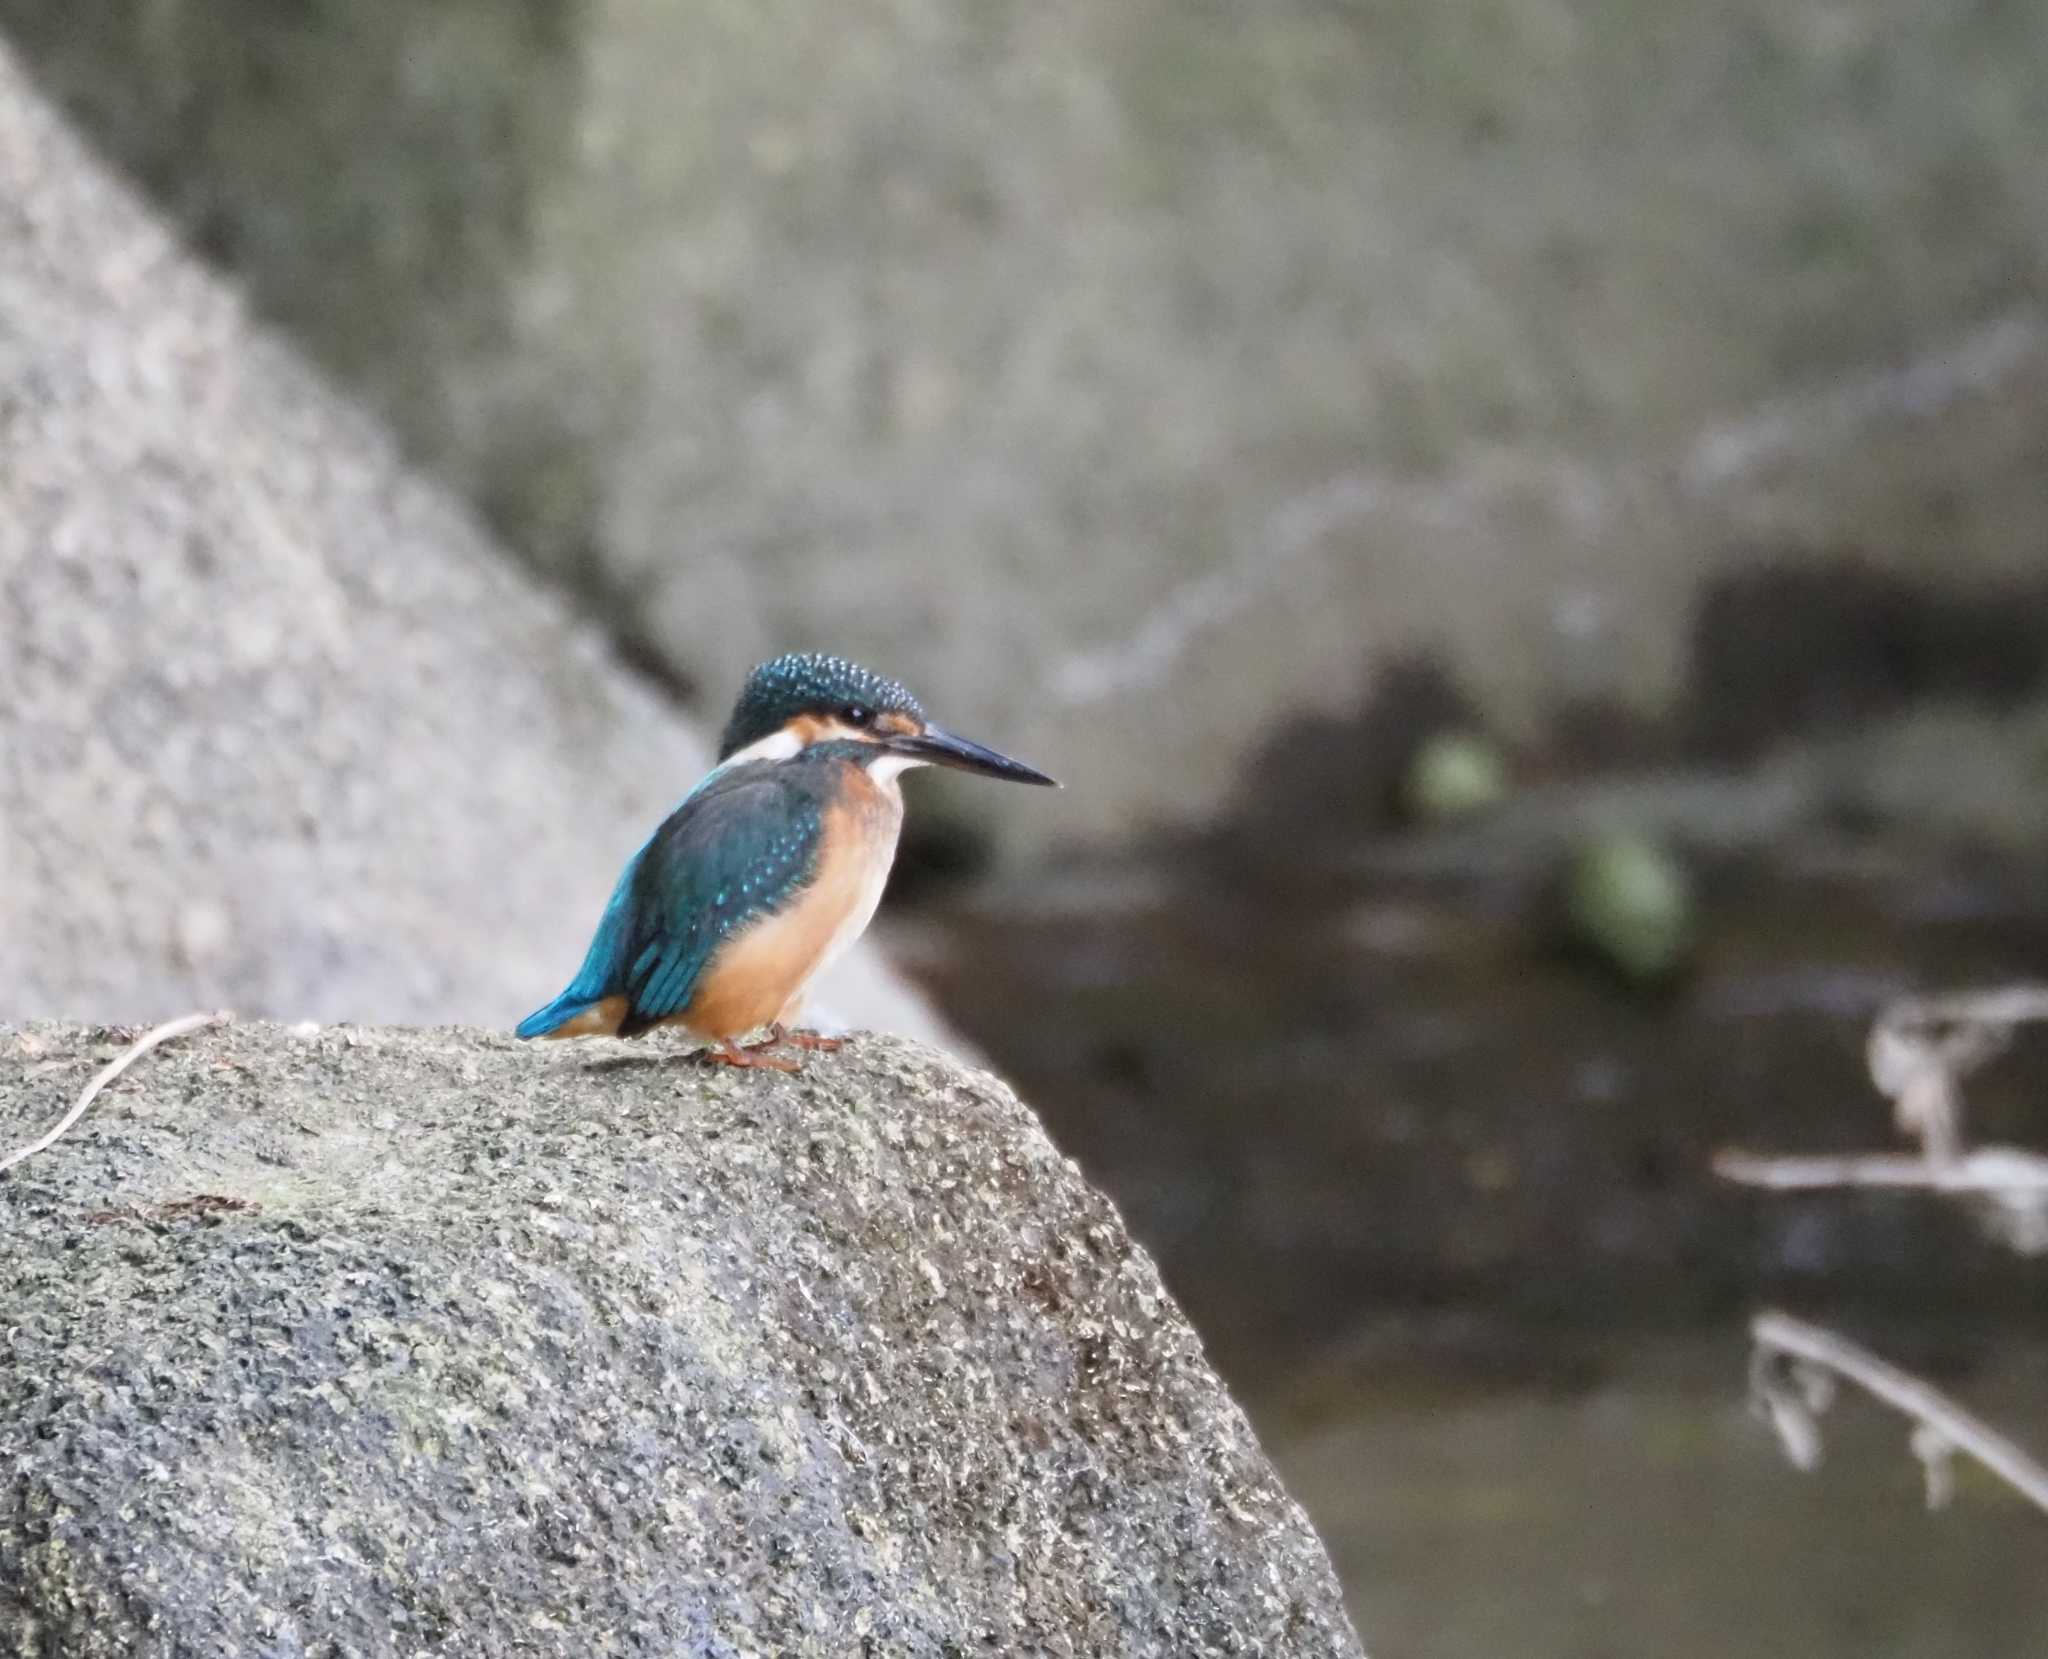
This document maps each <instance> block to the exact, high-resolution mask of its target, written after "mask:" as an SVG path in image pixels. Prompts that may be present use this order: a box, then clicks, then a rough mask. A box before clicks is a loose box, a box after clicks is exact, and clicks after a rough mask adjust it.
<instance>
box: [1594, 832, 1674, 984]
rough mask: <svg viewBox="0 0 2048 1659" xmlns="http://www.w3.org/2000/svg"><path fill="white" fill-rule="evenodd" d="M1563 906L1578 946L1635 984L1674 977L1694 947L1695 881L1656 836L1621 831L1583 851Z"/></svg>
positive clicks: (1670, 849)
mask: <svg viewBox="0 0 2048 1659" xmlns="http://www.w3.org/2000/svg"><path fill="white" fill-rule="evenodd" d="M1565 907H1566V914H1567V917H1568V919H1569V922H1570V926H1571V930H1572V934H1573V936H1574V937H1575V938H1576V939H1577V940H1578V942H1579V943H1580V944H1582V945H1584V946H1586V947H1587V948H1589V949H1591V950H1592V951H1594V952H1595V953H1596V954H1597V955H1599V956H1600V957H1601V959H1602V960H1604V961H1606V962H1607V963H1609V964H1610V965H1611V966H1612V967H1614V968H1615V969H1616V970H1618V971H1619V972H1620V973H1621V974H1622V975H1623V976H1624V977H1625V978H1627V979H1629V980H1632V981H1634V982H1636V983H1638V984H1644V985H1649V984H1655V983H1657V982H1659V981H1661V980H1664V979H1667V978H1669V977H1670V975H1671V974H1673V973H1674V972H1676V971H1677V970H1678V969H1679V968H1680V967H1682V966H1683V965H1684V963H1685V962H1686V960H1687V958H1688V957H1689V956H1690V954H1691V952H1692V949H1693V946H1694V944H1695V943H1696V939H1697V934H1698V917H1697V913H1696V904H1695V899H1694V894H1693V882H1692V877H1691V874H1690V872H1688V870H1687V869H1686V867H1685V863H1684V860H1683V859H1682V858H1680V857H1679V855H1678V854H1677V853H1676V852H1675V851H1674V850H1673V849H1672V848H1671V847H1670V846H1669V845H1668V844H1667V843H1665V842H1663V841H1660V840H1658V839H1656V838H1655V837H1653V836H1649V835H1642V834H1637V833H1633V832H1628V831H1619V832H1614V833H1610V834H1606V835H1602V836H1600V837H1598V838H1597V839H1595V840H1593V841H1592V842H1590V843H1589V844H1587V845H1586V846H1584V847H1582V848H1581V849H1580V850H1579V852H1578V853H1577V854H1576V856H1575V857H1574V859H1573V861H1572V867H1571V874H1570V877H1569V880H1568V886H1567V891H1566V895H1565Z"/></svg>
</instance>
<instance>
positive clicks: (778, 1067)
mask: <svg viewBox="0 0 2048 1659" xmlns="http://www.w3.org/2000/svg"><path fill="white" fill-rule="evenodd" d="M767 1046H769V1045H767V1044H765V1043H763V1044H756V1045H754V1046H753V1047H750V1048H739V1047H736V1046H735V1045H734V1043H733V1040H732V1039H731V1038H730V1037H721V1038H719V1039H718V1045H717V1047H715V1048H706V1049H700V1050H699V1051H698V1052H699V1053H701V1054H702V1055H703V1056H704V1058H705V1060H706V1061H707V1062H709V1063H710V1064H712V1065H716V1066H752V1067H756V1068H766V1069H767V1070H769V1071H800V1070H802V1067H800V1066H799V1065H798V1064H797V1063H796V1062H795V1061H794V1060H785V1059H783V1058H782V1057H781V1056H779V1055H775V1054H763V1053H761V1052H759V1051H760V1049H762V1048H765V1047H767Z"/></svg>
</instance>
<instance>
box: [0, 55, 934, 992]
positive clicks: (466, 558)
mask: <svg viewBox="0 0 2048 1659" xmlns="http://www.w3.org/2000/svg"><path fill="white" fill-rule="evenodd" d="M705 760H706V751H705V746H704V745H703V744H702V743H701V742H700V741H699V739H698V737H697V735H696V734H695V733H694V732H693V731H692V730H691V729H690V728H689V727H688V726H687V725H685V724H684V723H683V722H682V721H680V720H679V719H678V718H677V717H676V715H675V714H674V713H673V711H672V710H671V708H670V707H669V706H667V705H666V704H665V703H664V702H663V701H662V700H661V699H660V698H659V697H657V696H656V695H654V694H653V693H652V692H651V691H650V690H649V689H648V688H647V687H646V686H645V685H644V684H642V683H640V682H639V681H637V680H636V679H635V677H634V676H633V675H631V674H630V673H628V672H627V671H626V670H624V669H623V668H622V667H621V666H620V665H619V664H618V662H617V661H616V659H615V658H614V657H613V656H612V655H610V653H609V652H608V651H607V649H606V648H605V647H604V645H603V644H602V643H601V642H600V640H599V638H598V637H597V636H596V633H595V631H594V630H592V629H590V628H589V627H587V626H584V627H579V626H577V625H576V624H575V623H574V622H572V620H571V619H570V617H569V616H568V615H567V614H566V612H565V608H564V607H563V606H562V605H561V604H560V603H559V602H557V601H556V600H554V599H552V598H550V597H547V596H544V595H543V594H541V593H540V592H538V591H537V590H536V587H535V584H534V583H533V582H532V580H531V579H530V578H529V577H528V576H527V575H526V574H525V573H524V572H523V571H521V570H520V569H519V567H517V566H516V565H515V564H514V563H512V562H511V561H510V560H508V559H507V558H505V557H504V556H503V555H502V554H501V553H500V552H499V550H498V549H496V548H494V547H493V546H492V545H491V544H490V542H489V540H488V539H487V537H486V536H485V535H484V534H483V533H482V532H481V531H480V529H479V528H478V526H477V525H476V524H475V522H474V521H473V520H472V519H471V518H470V517H469V516H468V515H467V514H466V513H465V512H463V511H462V510H461V509H459V508H458V507H457V506H456V505H455V503H454V502H453V501H452V500H451V499H450V498H449V496H448V495H447V494H446V493H445V492H444V491H443V490H441V489H438V488H434V487H430V486H429V485H427V484H426V483H424V482H422V481H420V480H419V479H417V478H415V477H413V476H412V475H410V474H409V473H408V472H407V470H406V469H405V467H404V466H403V465H402V464H401V463H400V460H399V458H398V457H397V455H396V454H395V453H394V452H393V450H392V447H391V445H390V444H389V442H388V441H386V439H384V438H383V437H382V436H381V435H380V434H379V433H377V432H376V431H375V430H374V429H373V428H372V427H371V426H370V425H369V423H368V422H367V421H365V420H364V419H363V418H362V417H361V416H359V415H357V414H356V413H354V412H352V411H351V410H350V409H349V408H348V407H346V406H345V405H344V404H343V403H342V402H341V401H340V400H339V399H338V398H337V397H336V396H335V395H334V394H333V393H332V392H331V391H329V390H328V389H327V388H326V387H325V386H324V385H322V384H321V383H320V381H319V380H318V378H317V377H316V376H314V375H313V374H312V373H310V372H309V371H308V370H306V369H305V368H304V367H303V366H302V365H301V364H299V363H298V362H296V361H294V359H293V357H292V355H291V353H290V352H289V351H287V350H286V349H284V348H283V347H281V346H280V345H278V344H276V343H275V342H273V341H271V340H269V339H267V338H265V336H264V335H263V334H262V333H261V332H260V331H258V330H257V329H255V328H252V327H251V326H250V324H249V321H248V319H247V318H246V316H245V315H244V313H243V310H242V308H241V306H240V305H239V304H238V303H237V301H236V300H235V299H234V298H233V297H232V296H231V295H230V294H229V293H228V292H227V291H226V290H225V289H224V288H223V286H222V285H221V283H220V282H219V281H217V280H216V279H215V278H213V277H211V276H210V275H208V274H207V273H206V272H204V271H203V270H202V269H200V268H199V266H198V265H197V264H196V263H195V262H194V261H192V260H191V259H189V258H188V257H186V256H185V255H184V254H183V253H182V252H181V251H180V250H179V248H178V247H177V245H176V244H175V242H174V240H173V238H172V237H171V235H170V234H169V233H168V232H166V231H165V230H163V229H161V228H159V227H158V226H157V225H156V224H155V223H153V222H152V217H151V215H150V214H149V213H148V212H147V211H145V210H144V209H143V208H142V207H141V206H140V205H139V204H138V203H137V202H135V201H134V200H133V199H131V197H130V196H129V194H128V193H127V192H126V191H125V190H123V189H122V188H120V187H118V186H116V185H115V184H113V183H112V182H111V181H110V180H109V178H108V177H107V175H106V173H105V172H104V170H103V169H102V168H101V167H100V166H99V165H98V164H97V163H95V162H94V161H93V160H92V158H91V157H89V156H88V155H87V154H86V153H85V151H84V149H83V147H82V146H81V145H80V144H79V143H78V142H77V141H76V140H74V139H73V138H72V137H71V136H70V135H69V134H68V133H66V132H65V131H64V130H62V128H61V126H60V124H59V123H58V122H57V121H56V120H55V119H54V118H53V117H52V115H51V113H50V112H49V110H48V108H47V107H46V106H45V105H44V104H43V103H42V101H41V100H40V99H38V98H37V97H36V96H35V95H34V94H33V93H32V92H31V91H30V90H29V88H28V87H27V86H26V85H25V84H24V82H23V79H22V76H21V74H20V72H19V70H18V69H17V67H16V66H15V64H14V62H13V60H12V59H11V58H10V57H8V56H7V55H6V54H4V53H0V1016H13V1017H21V1016H28V1015H45V1014H69V1015H76V1016H80V1017H94V1018H120V1019H133V1018H144V1017H155V1016H161V1015H165V1014H170V1013H177V1012H182V1011H183V1010H185V1009H187V1008H190V1007H193V1006H194V1005H199V1006H209V1005H214V1004H220V1003H226V1004H229V1005H231V1006H234V1007H236V1008H238V1009H239V1010H241V1011H242V1012H244V1013H251V1014H276V1015H280V1016H284V1017H289V1018H299V1017H303V1016H312V1017H318V1018H323V1019H324V1018H339V1017H349V1018H377V1019H388V1020H446V1019H458V1018H460V1019H467V1020H470V1021H474V1022H476V1023H480V1024H493V1025H503V1024H507V1023H509V1022H510V1021H512V1020H515V1019H517V1018H518V1017H519V1016H520V1015H521V1014H523V1013H524V1012H526V1010H527V1009H529V1008H531V1007H533V1006H535V1005H536V1004H538V1003H540V1002H541V1001H543V1000H545V999H546V998H547V997H548V996H550V995H552V994H553V993H554V992H555V991H556V990H557V989H559V987H560V986H561V984H562V983H563V982H564V981H565V980H566V979H567V977H568V976H569V974H570V973H571V972H573V971H574V968H575V965H576V962H577V960H578V959H579V956H580V954H581V950H582V947H583V944H584V942H585V940H586V938H587V936H588V930H589V929H590V928H591V926H592V925H593V924H594V923H595V921H596V919H597V915H598V912H599V910H600V908H601V907H602V905H603V902H604V897H605V894H606V892H607V890H608V888H609V885H610V882H611V880H612V878H613V876H614V875H615V874H616V872H617V870H618V868H619V866H620V865H621V864H622V863H623V862H624V860H625V858H626V856H627V855H628V854H629V853H630V852H631V851H632V849H633V848H634V846H635V845H637V844H638V841H639V840H640V838H641V837H643V836H644V835H645V834H646V833H647V831H648V830H649V829H651V828H652V827H653V825H654V824H655V823H657V822H659V820H660V818H661V816H662V814H663V813H664V812H665V811H667V809H668V807H669V806H670V805H671V804H673V802H674V801H675V799H676V798H677V797H679V796H680V795H681V794H682V793H683V791H684V790H685V789H686V788H687V787H688V786H689V784H690V783H691V782H692V781H693V780H694V779H695V777H696V776H697V775H698V773H699V772H700V771H701V770H702V768H703V765H704V764H705ZM821 1000H822V1002H823V1003H824V1005H825V1008H826V1012H827V1014H828V1015H830V1014H833V1013H837V1014H839V1015H843V1016H845V1017H847V1018H850V1019H852V1020H854V1021H856V1022H857V1023H860V1024H864V1025H876V1026H884V1027H893V1028H896V1029H905V1030H912V1031H929V1030H931V1029H932V1024H933V1022H932V1021H931V1018H930V1016H929V1014H928V1013H927V1012H926V1011H925V1010H924V1008H923V1007H922V1005H921V1004H920V1003H919V1002H918V1000H917V999H916V998H914V997H912V996H911V995H910V994H909V993H908V992H907V991H906V990H905V989H904V988H903V987H902V986H901V985H900V984H899V983H898V982H897V981H896V980H895V979H894V978H893V976H891V975H890V974H889V973H888V971H887V970H886V969H885V968H884V967H883V966H881V964H880V963H879V961H878V959H877V958H876V957H875V956H874V954H873V953H872V952H864V953H862V954H861V955H860V956H859V957H858V958H857V959H854V960H851V961H850V962H849V964H848V968H847V970H846V971H845V972H844V973H843V974H842V975H840V976H839V977H837V978H836V979H835V980H834V982H833V983H832V984H831V985H830V986H829V987H827V988H826V991H825V993H824V996H823V997H822V999H821Z"/></svg>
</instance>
